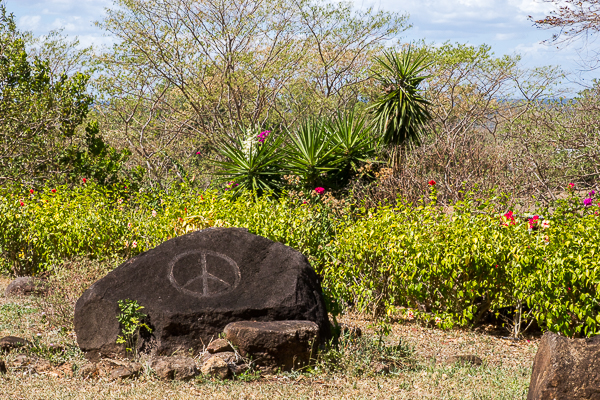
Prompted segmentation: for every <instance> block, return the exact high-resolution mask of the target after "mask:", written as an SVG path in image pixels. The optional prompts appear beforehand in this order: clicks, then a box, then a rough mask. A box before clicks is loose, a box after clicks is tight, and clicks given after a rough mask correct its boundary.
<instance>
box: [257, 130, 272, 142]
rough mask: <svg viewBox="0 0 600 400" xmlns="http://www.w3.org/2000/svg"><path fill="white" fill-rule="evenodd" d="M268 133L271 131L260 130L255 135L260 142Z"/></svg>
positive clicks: (263, 140)
mask: <svg viewBox="0 0 600 400" xmlns="http://www.w3.org/2000/svg"><path fill="white" fill-rule="evenodd" d="M269 133H271V131H262V132H261V133H259V134H258V135H257V136H256V137H258V141H259V142H260V143H264V142H265V139H266V138H267V136H269Z"/></svg>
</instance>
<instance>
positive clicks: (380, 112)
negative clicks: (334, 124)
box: [369, 47, 431, 145]
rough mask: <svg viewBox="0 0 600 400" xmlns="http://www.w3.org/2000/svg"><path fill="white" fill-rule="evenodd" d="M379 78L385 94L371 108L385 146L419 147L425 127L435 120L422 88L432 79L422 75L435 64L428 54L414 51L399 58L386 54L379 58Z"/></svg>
mask: <svg viewBox="0 0 600 400" xmlns="http://www.w3.org/2000/svg"><path fill="white" fill-rule="evenodd" d="M375 62H376V69H375V71H374V76H375V78H376V79H377V80H378V81H379V82H380V83H381V85H382V86H383V88H384V91H385V94H384V95H383V96H381V97H380V98H378V99H376V100H375V101H374V102H373V104H372V105H371V106H370V107H369V110H370V111H371V112H372V113H373V114H374V116H375V120H374V125H375V127H376V129H377V130H378V131H379V133H380V134H381V137H380V139H381V141H382V143H383V144H384V145H401V144H419V143H420V139H421V136H422V133H423V128H424V126H425V123H426V122H427V121H428V120H429V119H430V118H431V115H430V113H429V111H428V110H427V106H429V105H430V103H429V102H428V101H427V100H426V99H425V98H424V97H423V96H422V95H421V93H420V89H419V85H420V84H421V83H422V82H423V81H424V80H425V79H427V78H429V76H428V75H421V73H423V71H425V70H426V69H427V68H428V67H429V66H430V65H431V64H430V63H428V62H427V57H426V55H425V54H415V53H414V52H413V51H412V47H408V49H407V50H405V51H404V52H402V54H400V55H399V54H398V53H396V52H391V51H389V52H388V51H386V52H384V53H383V57H381V58H376V59H375Z"/></svg>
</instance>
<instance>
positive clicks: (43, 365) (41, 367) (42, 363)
mask: <svg viewBox="0 0 600 400" xmlns="http://www.w3.org/2000/svg"><path fill="white" fill-rule="evenodd" d="M33 369H34V370H35V372H37V373H38V374H41V373H43V372H48V371H50V370H51V369H52V364H50V361H48V360H37V361H36V363H35V365H34V366H33Z"/></svg>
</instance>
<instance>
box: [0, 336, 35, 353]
mask: <svg viewBox="0 0 600 400" xmlns="http://www.w3.org/2000/svg"><path fill="white" fill-rule="evenodd" d="M23 346H31V342H30V341H28V340H25V339H23V338H20V337H16V336H6V337H3V338H2V339H0V350H4V351H9V350H11V349H18V348H19V347H23Z"/></svg>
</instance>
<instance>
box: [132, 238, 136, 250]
mask: <svg viewBox="0 0 600 400" xmlns="http://www.w3.org/2000/svg"><path fill="white" fill-rule="evenodd" d="M131 247H132V248H134V249H135V248H136V247H137V242H136V241H135V240H134V241H133V242H131Z"/></svg>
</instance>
